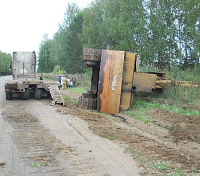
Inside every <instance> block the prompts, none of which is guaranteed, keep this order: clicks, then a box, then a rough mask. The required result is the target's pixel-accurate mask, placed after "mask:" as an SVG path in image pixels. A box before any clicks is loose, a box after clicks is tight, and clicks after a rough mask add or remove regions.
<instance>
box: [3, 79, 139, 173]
mask: <svg viewBox="0 0 200 176" xmlns="http://www.w3.org/2000/svg"><path fill="white" fill-rule="evenodd" d="M0 79H1V80H0V81H1V83H3V82H4V81H5V79H7V78H4V77H0ZM3 85H4V83H3V84H1V88H0V96H1V97H0V98H1V102H0V106H1V110H0V132H1V133H0V138H1V141H0V163H2V164H3V165H0V175H4V176H10V175H47V176H51V175H52V176H54V175H56V176H57V175H63V176H65V175H70V176H73V175H74V176H75V175H86V176H87V175H88V176H89V175H91V176H93V175H94V176H95V175H96V176H101V175H104V176H105V175H106V176H109V175H113V176H114V175H119V176H120V175H122V176H124V175H127V176H129V175H130V176H133V175H134V176H135V175H140V173H142V172H143V170H142V168H140V167H139V164H138V163H137V162H136V161H135V160H134V159H133V158H132V157H131V155H129V154H125V153H124V148H125V147H127V146H126V144H125V143H124V142H119V141H116V140H113V141H111V140H109V139H104V138H101V137H99V135H96V134H97V133H96V134H94V133H93V130H92V128H91V125H90V123H88V121H86V120H85V119H90V118H91V116H92V117H93V118H91V121H93V120H94V121H95V120H96V119H98V118H101V117H100V116H99V115H98V114H96V113H92V114H93V115H89V114H88V113H90V112H88V111H85V110H81V109H79V108H78V107H76V106H74V104H71V105H70V104H69V103H68V105H67V107H62V106H54V107H52V106H50V104H51V100H41V101H36V100H28V101H21V100H12V101H6V100H5V95H4V94H5V93H4V88H3ZM77 108H78V109H77ZM76 110H80V112H76V113H74V111H76ZM88 115H89V116H88ZM82 116H84V117H82ZM80 117H81V118H80ZM105 119H106V118H105ZM99 125H101V124H99ZM108 127H109V126H108ZM89 128H90V129H89ZM99 128H101V127H100V126H99Z"/></svg>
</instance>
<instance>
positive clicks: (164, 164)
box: [150, 161, 169, 173]
mask: <svg viewBox="0 0 200 176" xmlns="http://www.w3.org/2000/svg"><path fill="white" fill-rule="evenodd" d="M168 166H169V163H168V162H165V161H162V162H157V163H154V164H151V165H150V168H153V169H157V170H159V171H160V172H162V173H166V171H167V169H168Z"/></svg>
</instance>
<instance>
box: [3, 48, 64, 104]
mask: <svg viewBox="0 0 200 176" xmlns="http://www.w3.org/2000/svg"><path fill="white" fill-rule="evenodd" d="M11 67H12V77H13V80H10V81H7V82H6V83H5V92H6V99H7V100H12V99H13V98H21V99H22V100H28V99H29V98H35V99H38V100H39V99H42V98H45V97H47V98H50V97H52V98H53V100H54V101H55V103H58V104H64V101H63V99H62V96H61V94H60V92H59V89H58V85H57V84H55V83H53V82H46V81H43V78H42V77H41V78H40V79H37V74H36V54H35V51H33V52H24V51H20V52H13V60H12V66H11Z"/></svg>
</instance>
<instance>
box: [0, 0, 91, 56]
mask: <svg viewBox="0 0 200 176" xmlns="http://www.w3.org/2000/svg"><path fill="white" fill-rule="evenodd" d="M91 1H92V0H0V50H1V51H2V52H6V53H11V54H12V52H13V51H36V52H38V48H39V44H40V42H41V40H42V38H43V36H44V34H45V33H46V34H47V35H48V36H49V38H52V36H53V34H54V33H55V32H57V31H58V24H59V23H62V20H63V19H64V12H65V11H66V7H67V4H68V3H73V2H74V3H76V4H78V6H79V7H81V8H84V7H87V5H89V4H90V3H91Z"/></svg>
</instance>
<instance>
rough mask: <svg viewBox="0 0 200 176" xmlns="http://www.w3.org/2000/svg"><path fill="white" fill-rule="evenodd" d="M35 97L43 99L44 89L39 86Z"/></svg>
mask: <svg viewBox="0 0 200 176" xmlns="http://www.w3.org/2000/svg"><path fill="white" fill-rule="evenodd" d="M35 99H36V100H40V99H42V89H39V88H36V89H35Z"/></svg>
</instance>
